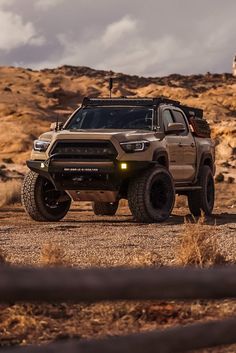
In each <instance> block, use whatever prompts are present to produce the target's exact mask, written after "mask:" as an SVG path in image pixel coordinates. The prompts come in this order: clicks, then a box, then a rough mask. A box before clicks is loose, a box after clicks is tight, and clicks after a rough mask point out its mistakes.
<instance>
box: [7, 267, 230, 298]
mask: <svg viewBox="0 0 236 353" xmlns="http://www.w3.org/2000/svg"><path fill="white" fill-rule="evenodd" d="M222 298H236V266H229V267H222V268H215V269H194V268H186V269H178V268H177V269H170V268H160V269H150V268H146V269H145V268H144V269H124V268H113V269H88V270H80V269H70V268H66V269H65V268H17V267H7V266H1V268H0V303H9V302H10V303H12V302H22V301H23V302H34V301H37V302H38V301H40V302H62V301H73V302H96V301H102V300H110V301H113V300H149V299H160V300H167V299H170V300H172V299H175V300H185V299H222Z"/></svg>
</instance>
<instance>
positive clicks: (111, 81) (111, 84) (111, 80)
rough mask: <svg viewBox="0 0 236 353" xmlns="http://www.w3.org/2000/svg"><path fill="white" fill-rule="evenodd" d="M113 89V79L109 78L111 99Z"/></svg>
mask: <svg viewBox="0 0 236 353" xmlns="http://www.w3.org/2000/svg"><path fill="white" fill-rule="evenodd" d="M112 88H113V78H112V77H110V78H109V91H110V98H111V91H112Z"/></svg>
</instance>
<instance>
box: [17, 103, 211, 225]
mask: <svg viewBox="0 0 236 353" xmlns="http://www.w3.org/2000/svg"><path fill="white" fill-rule="evenodd" d="M27 165H28V167H29V169H30V171H29V173H28V174H27V175H26V177H25V179H24V182H23V186H22V203H23V206H24V208H25V210H26V212H27V213H28V214H29V215H30V216H31V218H33V219H34V220H36V221H59V220H61V219H62V218H63V217H64V216H65V215H66V214H67V212H68V210H69V208H70V205H71V202H72V201H91V202H92V203H93V210H94V213H95V214H96V215H110V216H111V215H114V214H115V213H116V211H117V208H118V204H119V201H120V200H121V199H127V200H128V205H129V208H130V211H131V213H132V215H133V217H134V219H135V220H136V221H138V222H142V223H151V222H162V221H164V220H166V219H167V218H168V217H169V216H170V214H171V212H172V209H173V206H174V203H175V195H176V194H179V195H186V196H187V198H188V205H189V209H190V212H191V213H192V214H193V215H194V216H199V215H200V214H201V213H204V214H206V215H210V214H211V213H212V210H213V206H214V173H215V154H214V143H213V141H212V140H211V138H210V128H209V125H208V123H207V121H206V120H205V119H204V118H203V111H202V110H201V109H196V108H192V107H188V106H184V105H181V103H180V102H178V101H175V100H171V99H167V98H164V97H157V98H132V99H129V98H112V99H110V98H101V99H99V98H96V99H95V98H84V100H83V103H82V105H81V106H80V107H79V108H78V109H77V110H76V111H75V112H74V113H73V114H72V115H71V116H70V117H69V119H68V120H67V121H66V123H65V124H62V123H59V122H58V123H54V126H53V127H52V128H51V131H49V132H46V133H44V134H42V135H41V136H40V137H39V139H38V140H36V141H34V146H33V150H32V154H31V159H30V160H28V161H27Z"/></svg>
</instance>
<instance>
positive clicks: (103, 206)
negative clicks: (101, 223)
mask: <svg viewBox="0 0 236 353" xmlns="http://www.w3.org/2000/svg"><path fill="white" fill-rule="evenodd" d="M118 206H119V201H116V202H93V205H92V207H93V212H94V214H95V215H97V216H114V215H115V214H116V211H117V209H118Z"/></svg>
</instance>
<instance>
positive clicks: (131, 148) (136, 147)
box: [120, 141, 150, 153]
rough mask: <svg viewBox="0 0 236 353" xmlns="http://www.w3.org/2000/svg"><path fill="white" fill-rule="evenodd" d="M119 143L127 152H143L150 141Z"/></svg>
mask: <svg viewBox="0 0 236 353" xmlns="http://www.w3.org/2000/svg"><path fill="white" fill-rule="evenodd" d="M120 145H121V147H122V148H123V150H124V151H125V152H127V153H131V152H143V151H145V150H146V149H147V148H148V147H149V145H150V142H148V141H132V142H121V143H120Z"/></svg>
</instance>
